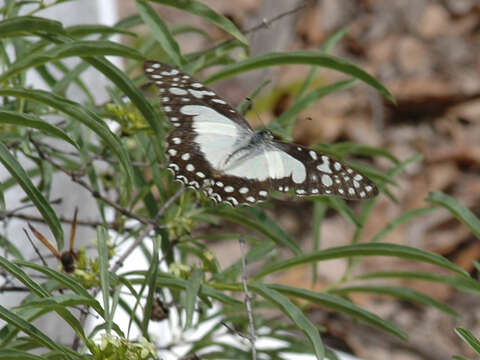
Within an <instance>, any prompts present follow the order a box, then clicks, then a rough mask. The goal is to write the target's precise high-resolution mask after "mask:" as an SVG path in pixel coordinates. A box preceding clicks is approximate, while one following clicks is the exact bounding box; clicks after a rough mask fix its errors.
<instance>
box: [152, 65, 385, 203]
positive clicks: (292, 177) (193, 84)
mask: <svg viewBox="0 0 480 360" xmlns="http://www.w3.org/2000/svg"><path fill="white" fill-rule="evenodd" d="M144 72H145V74H146V75H147V77H148V79H149V80H150V81H151V82H152V83H154V84H155V85H156V86H157V88H158V90H159V93H160V100H161V104H162V108H163V111H164V113H165V115H166V117H167V118H168V119H169V121H170V122H171V123H172V125H173V126H174V129H173V130H172V131H171V132H170V134H169V136H168V139H167V141H168V146H167V154H168V156H169V165H168V168H169V169H170V170H171V171H172V172H173V174H174V177H175V180H178V181H181V182H182V183H184V184H185V185H187V186H188V187H192V188H194V189H196V190H202V191H203V192H204V194H205V195H207V196H208V197H210V198H211V199H213V200H214V201H215V202H217V203H219V202H225V203H229V204H231V205H233V206H237V205H239V204H250V205H252V204H255V203H257V202H260V201H264V200H266V198H267V197H268V195H269V193H270V192H271V191H272V190H276V191H281V192H289V191H294V192H295V194H297V195H299V196H304V195H325V194H327V195H330V194H331V195H337V196H340V197H342V198H345V199H352V200H355V199H367V198H370V197H373V196H375V195H376V194H377V193H378V190H377V188H376V187H375V185H374V184H373V183H372V182H371V181H370V180H369V179H367V178H366V177H364V176H363V175H361V174H359V173H358V172H357V171H356V170H354V169H352V168H350V167H348V166H346V165H344V164H342V163H341V162H339V161H336V160H334V159H332V158H330V157H329V156H327V155H324V154H321V153H318V152H316V151H314V150H311V149H308V148H305V147H302V146H299V145H296V144H290V143H284V142H279V141H275V140H274V139H273V137H271V136H270V135H268V134H267V133H265V132H260V133H259V132H254V131H253V129H252V128H251V127H250V125H249V124H248V123H247V122H246V121H245V119H244V118H243V117H242V116H241V115H240V114H239V113H238V112H237V111H236V110H235V109H234V108H232V107H231V106H230V105H228V103H227V102H226V101H225V100H224V99H222V98H220V97H219V96H218V95H217V94H216V93H215V92H214V91H213V90H211V89H210V88H208V87H206V86H204V85H203V84H202V83H200V82H198V81H196V80H195V79H193V78H192V77H191V76H190V75H188V74H186V73H183V72H181V71H179V70H178V69H175V68H172V67H171V66H169V65H167V64H163V63H160V62H156V61H146V62H145V63H144Z"/></svg>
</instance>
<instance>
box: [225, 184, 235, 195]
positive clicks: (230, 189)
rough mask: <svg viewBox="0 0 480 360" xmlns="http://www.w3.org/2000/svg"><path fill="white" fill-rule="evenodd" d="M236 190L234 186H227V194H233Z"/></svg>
mask: <svg viewBox="0 0 480 360" xmlns="http://www.w3.org/2000/svg"><path fill="white" fill-rule="evenodd" d="M234 190H235V189H234V188H233V186H230V185H228V186H225V192H227V193H231V192H233V191H234Z"/></svg>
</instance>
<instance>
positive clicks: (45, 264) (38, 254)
mask: <svg viewBox="0 0 480 360" xmlns="http://www.w3.org/2000/svg"><path fill="white" fill-rule="evenodd" d="M23 232H24V233H25V235H27V239H28V241H30V244H32V247H33V250H35V252H36V253H37V256H38V257H39V258H40V261H41V262H42V264H43V266H45V267H48V265H47V262H46V261H45V259H44V258H43V256H42V254H40V251H39V250H38V248H37V246H36V245H35V243H34V242H33V240H32V239H31V238H30V235H29V234H28V232H27V230H26V229H23Z"/></svg>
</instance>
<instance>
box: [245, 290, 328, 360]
mask: <svg viewBox="0 0 480 360" xmlns="http://www.w3.org/2000/svg"><path fill="white" fill-rule="evenodd" d="M248 287H249V288H251V289H252V291H254V292H256V293H257V294H260V295H261V296H263V297H264V298H265V299H266V300H268V301H270V302H271V303H273V304H274V305H275V306H277V307H278V308H280V309H281V310H282V312H283V313H284V314H285V315H287V316H288V317H289V318H290V319H291V320H292V321H293V322H294V323H295V325H297V327H298V328H299V329H300V330H302V331H303V332H304V333H305V335H306V336H307V337H308V339H309V340H310V343H311V344H312V346H313V350H314V352H315V355H316V357H317V359H318V360H323V358H324V357H325V349H324V347H323V344H322V340H321V339H320V334H319V332H318V330H317V328H316V327H315V325H314V324H312V322H311V321H310V320H309V319H308V318H307V317H306V316H305V314H303V312H302V311H301V310H300V309H299V308H298V307H297V306H295V305H294V304H293V303H292V302H291V301H290V300H288V298H286V297H285V296H283V295H282V294H281V293H279V292H278V291H275V290H273V289H272V288H270V287H268V286H267V285H265V284H262V283H253V284H250V285H249V286H248Z"/></svg>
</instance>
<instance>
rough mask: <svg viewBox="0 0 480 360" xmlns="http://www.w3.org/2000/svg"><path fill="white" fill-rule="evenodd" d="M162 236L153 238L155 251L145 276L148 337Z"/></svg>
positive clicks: (146, 330)
mask: <svg viewBox="0 0 480 360" xmlns="http://www.w3.org/2000/svg"><path fill="white" fill-rule="evenodd" d="M160 241H161V239H160V237H159V236H155V237H154V238H153V253H152V260H151V262H150V267H149V269H148V273H147V276H146V277H145V283H146V284H147V285H148V293H147V301H146V304H145V313H144V314H143V323H142V331H143V334H144V336H145V337H146V338H147V339H148V324H149V322H150V319H151V314H152V307H153V303H154V301H155V292H156V290H157V276H158V267H159V258H158V254H159V249H160Z"/></svg>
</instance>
